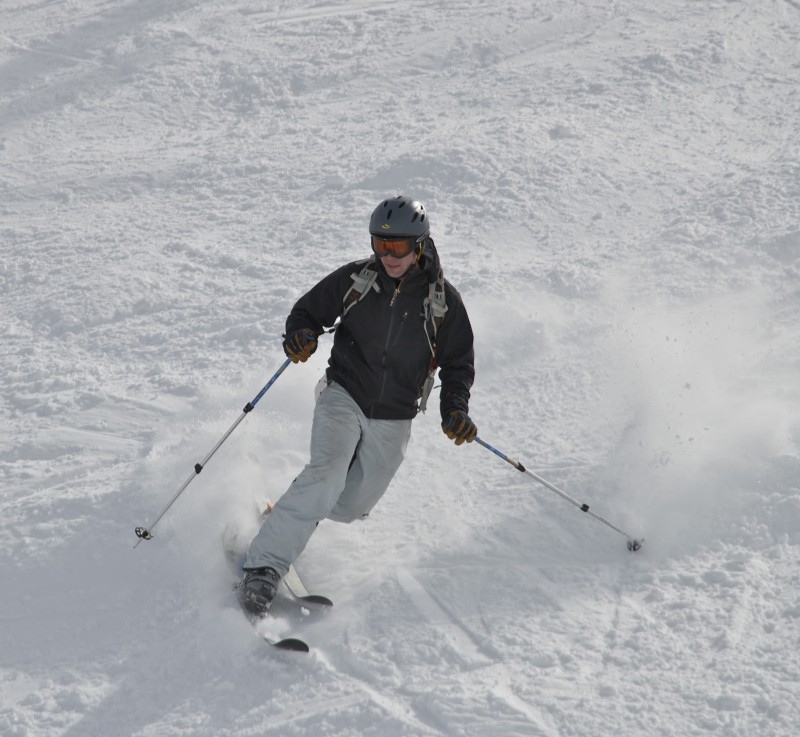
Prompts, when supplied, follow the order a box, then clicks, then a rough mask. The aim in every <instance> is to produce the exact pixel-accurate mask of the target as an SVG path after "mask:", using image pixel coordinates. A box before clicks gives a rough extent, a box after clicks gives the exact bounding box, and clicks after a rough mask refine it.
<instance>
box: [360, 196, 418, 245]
mask: <svg viewBox="0 0 800 737" xmlns="http://www.w3.org/2000/svg"><path fill="white" fill-rule="evenodd" d="M430 230H431V229H430V227H428V216H427V214H426V212H425V208H424V207H423V206H422V203H421V202H417V200H412V199H411V198H410V197H403V196H402V195H400V196H398V197H394V198H393V199H391V200H384V201H383V202H381V203H380V204H379V205H378V206H377V207H376V208H375V210H373V212H372V217H371V218H370V219H369V232H370V235H382V236H383V237H384V238H414V239H415V240H416V241H421V240H423V239H424V238H426V237H427V236H428V234H429V233H430Z"/></svg>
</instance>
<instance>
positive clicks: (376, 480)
mask: <svg viewBox="0 0 800 737" xmlns="http://www.w3.org/2000/svg"><path fill="white" fill-rule="evenodd" d="M410 435H411V420H370V419H368V418H367V416H366V415H365V414H364V413H363V412H362V411H361V409H360V408H359V406H358V405H357V404H356V403H355V401H354V400H353V398H352V397H351V396H350V394H348V393H347V392H346V391H345V390H344V389H343V388H342V387H341V386H339V385H338V384H335V383H332V384H330V385H329V386H327V387H326V388H325V389H324V390H323V391H322V393H321V394H320V395H319V397H318V399H317V404H316V407H315V409H314V420H313V424H312V428H311V458H310V460H309V462H308V464H307V465H306V467H305V468H304V469H303V470H302V472H301V473H300V475H299V476H298V477H297V478H296V479H295V480H294V481H293V482H292V484H291V485H290V486H289V488H288V489H287V490H286V492H285V493H284V495H283V496H282V497H281V498H280V499H279V500H278V502H277V503H276V504H275V506H274V507H273V508H272V511H271V512H270V513H269V514H268V515H267V516H266V517H265V518H264V522H263V524H262V525H261V530H260V531H259V532H258V534H257V535H256V536H255V538H253V541H252V542H251V543H250V549H249V550H248V553H247V559H246V560H245V563H244V568H264V567H270V568H274V569H275V570H276V571H277V572H278V573H279V574H280V575H281V576H283V575H285V574H286V572H287V571H288V570H289V566H290V565H291V564H292V563H293V562H294V561H295V559H296V558H297V557H298V556H299V555H300V553H302V552H303V549H304V548H305V546H306V544H307V543H308V540H309V538H310V537H311V535H312V534H313V532H314V530H315V528H316V526H317V523H318V522H319V521H320V520H322V519H326V518H327V519H332V520H335V521H336V522H353V521H355V520H358V519H364V518H366V517H367V515H368V514H369V512H370V510H371V509H372V508H373V507H374V506H375V504H377V503H378V500H379V499H380V498H381V497H382V496H383V494H384V492H385V491H386V489H387V488H388V486H389V483H390V482H391V480H392V478H393V476H394V475H395V473H396V472H397V469H398V468H399V467H400V464H401V463H402V462H403V457H404V455H405V451H406V446H407V445H408V439H409V437H410Z"/></svg>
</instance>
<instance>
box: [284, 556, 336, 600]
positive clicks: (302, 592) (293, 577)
mask: <svg viewBox="0 0 800 737" xmlns="http://www.w3.org/2000/svg"><path fill="white" fill-rule="evenodd" d="M283 582H284V583H285V584H286V588H287V589H288V590H289V593H290V594H291V595H292V596H293V597H294V598H295V599H296V600H297V601H298V602H301V603H303V604H313V605H314V606H321V607H330V606H333V602H332V601H331V600H330V599H329V598H328V597H327V596H322V595H321V594H309V593H308V589H307V588H306V587H305V586H304V585H303V582H302V581H301V580H300V576H298V575H297V571H296V570H295V569H294V566H289V572H288V573H287V574H286V575H285V576H284V577H283Z"/></svg>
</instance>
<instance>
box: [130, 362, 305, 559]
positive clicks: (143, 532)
mask: <svg viewBox="0 0 800 737" xmlns="http://www.w3.org/2000/svg"><path fill="white" fill-rule="evenodd" d="M291 362H292V361H291V359H289V358H287V359H286V360H285V361H284V362H283V363H282V364H281V366H280V368H279V369H278V370H277V371H276V372H275V373H274V374H273V376H272V378H271V379H270V380H269V381H268V382H267V383H266V384H265V385H264V387H263V388H262V389H261V391H260V392H259V393H258V394H256V396H255V397H254V398H253V399H252V401H250V402H248V403H247V404H246V405H245V407H244V409H243V410H242V414H240V415H239V417H237V418H236V422H234V423H233V424H232V425H231V426H230V427H229V428H228V430H227V431H226V432H225V434H224V435H223V436H222V437H221V438H220V439H219V440H218V441H217V443H216V445H214V447H213V448H212V449H211V450H210V451H209V452H208V454H207V455H206V457H205V458H203V460H202V461H200V463H196V464H195V467H194V473H193V474H192V475H191V476H189V478H188V479H186V481H184V482H183V486H181V488H180V489H178V491H177V492H175V495H174V496H173V497H172V499H170V500H169V502H167V504H166V506H165V507H164V508H163V509H162V510H161V511H160V512H159V513H158V515H157V516H156V518H155V519H154V520H153V521H152V522H151V523H150V526H149V527H137V528H136V535H137V537H138V538H139V539H138V540H137V541H136V545H134V546H133V547H134V548H137V547H139V543H140V542H141V541H142V540H149V539H150V538H151V537H152V534H151V530H152V529H153V528H154V527H155V526H156V525H157V524H158V523H159V521H160V520H161V518H162V517H163V516H164V515H165V514H166V513H167V512H168V511H169V509H170V507H171V506H172V505H173V504H175V502H176V501H178V497H180V495H181V494H183V492H184V491H186V487H187V486H189V484H191V483H192V481H194V479H195V477H196V476H198V475H199V474H200V472H201V471H202V470H203V469H204V468H205V466H206V464H207V463H208V462H209V461H210V460H211V458H212V457H213V456H214V454H215V453H216V452H217V451H218V450H219V449H220V448H221V447H222V444H223V443H224V442H225V441H226V440H227V439H228V438H229V437H230V436H231V433H233V431H234V430H235V429H236V428H237V427H239V424H240V423H241V422H242V420H243V419H244V418H245V417H247V415H248V414H249V413H250V412H252V411H253V409H254V408H255V406H256V404H258V402H259V400H260V399H261V397H263V396H264V395H265V394H266V393H267V391H268V390H269V388H270V387H271V386H272V385H273V384H274V383H275V382H276V381H277V380H278V377H279V376H280V375H281V374H282V373H283V372H284V371H285V370H286V368H287V367H288V366H289V364H291Z"/></svg>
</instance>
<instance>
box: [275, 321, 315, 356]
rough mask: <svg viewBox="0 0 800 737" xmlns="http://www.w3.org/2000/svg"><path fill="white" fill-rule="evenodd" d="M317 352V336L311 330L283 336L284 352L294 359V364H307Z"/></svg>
mask: <svg viewBox="0 0 800 737" xmlns="http://www.w3.org/2000/svg"><path fill="white" fill-rule="evenodd" d="M315 350H317V334H316V333H315V332H314V331H313V330H311V329H310V328H302V329H301V330H295V331H294V332H293V333H292V334H291V335H284V336H283V352H284V353H285V354H286V355H287V356H288V357H289V358H291V359H292V363H297V362H298V361H300V362H301V363H305V362H306V361H307V360H308V357H309V356H310V355H311V354H312V353H313V352H314V351H315Z"/></svg>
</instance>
